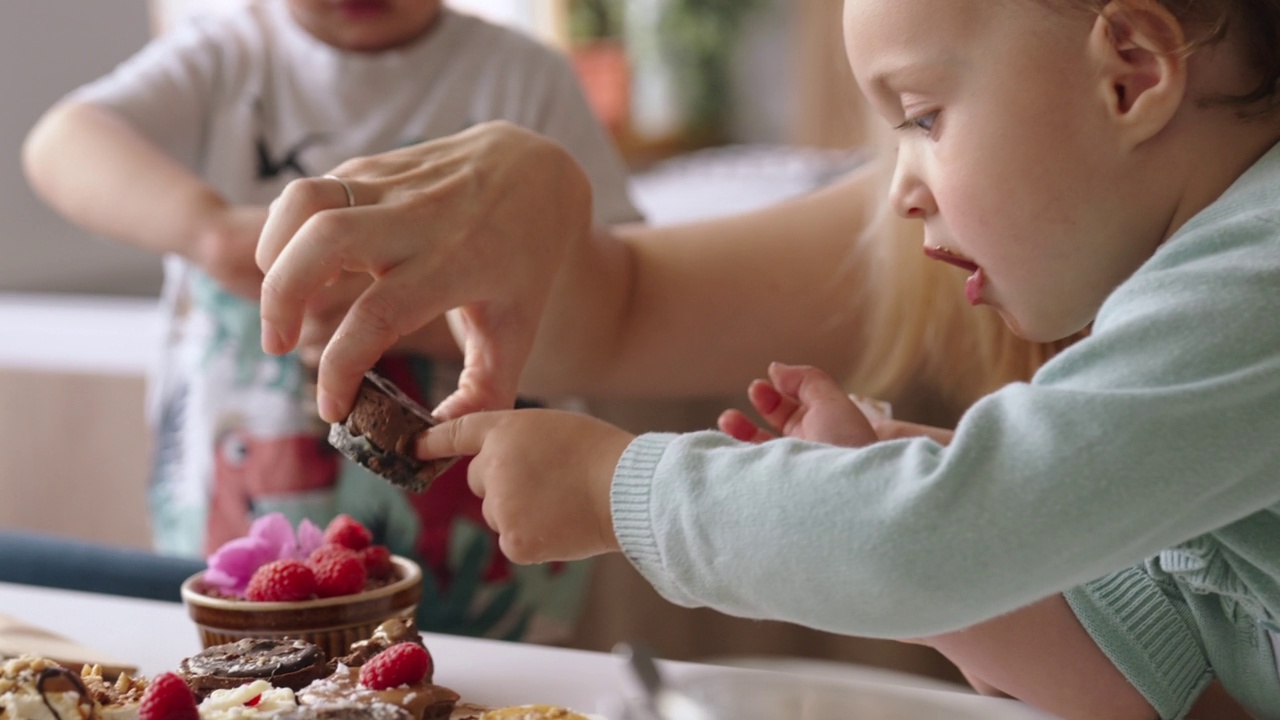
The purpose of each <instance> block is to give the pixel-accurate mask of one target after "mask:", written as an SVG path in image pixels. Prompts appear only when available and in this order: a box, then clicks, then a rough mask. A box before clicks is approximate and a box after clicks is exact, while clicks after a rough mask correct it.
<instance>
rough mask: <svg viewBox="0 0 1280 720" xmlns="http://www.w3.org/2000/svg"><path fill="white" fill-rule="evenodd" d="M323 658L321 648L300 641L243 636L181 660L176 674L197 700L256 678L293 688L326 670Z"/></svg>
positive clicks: (322, 673) (301, 685) (302, 685)
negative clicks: (241, 638)
mask: <svg viewBox="0 0 1280 720" xmlns="http://www.w3.org/2000/svg"><path fill="white" fill-rule="evenodd" d="M326 659H327V658H326V657H325V654H324V651H323V650H321V649H320V648H318V647H316V646H315V645H312V644H311V643H309V642H305V641H303V640H268V639H255V638H246V639H244V640H238V641H236V642H233V643H227V644H225V645H215V646H213V647H211V648H206V649H204V650H203V651H201V652H199V653H197V654H195V655H192V656H191V657H189V658H186V659H184V660H183V661H182V662H181V663H180V664H179V665H178V674H179V675H180V676H181V677H182V679H184V680H186V681H187V685H188V686H189V687H190V688H191V691H192V692H194V693H195V694H196V697H199V698H201V699H203V698H204V697H206V696H208V695H209V693H211V692H213V691H214V690H222V689H225V688H233V687H239V686H241V685H243V684H245V683H246V682H249V681H252V680H259V679H261V680H267V681H268V682H270V683H271V684H272V685H274V686H276V687H287V688H290V689H292V690H297V689H299V688H302V687H305V686H306V685H307V684H309V683H310V682H311V681H312V680H315V679H317V678H321V677H324V676H325V675H326V674H327V673H328V672H329V670H330V668H329V666H328V665H327V663H326Z"/></svg>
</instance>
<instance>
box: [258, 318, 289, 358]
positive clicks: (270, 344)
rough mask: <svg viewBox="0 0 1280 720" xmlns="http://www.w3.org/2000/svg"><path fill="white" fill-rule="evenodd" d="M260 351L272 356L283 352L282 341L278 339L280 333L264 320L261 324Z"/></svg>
mask: <svg viewBox="0 0 1280 720" xmlns="http://www.w3.org/2000/svg"><path fill="white" fill-rule="evenodd" d="M262 349H263V350H264V351H266V352H269V353H271V354H272V355H279V354H280V353H281V352H283V351H284V339H283V338H281V337H280V333H278V332H276V329H275V328H274V327H272V326H271V324H270V323H268V322H266V321H265V320H264V321H263V323H262Z"/></svg>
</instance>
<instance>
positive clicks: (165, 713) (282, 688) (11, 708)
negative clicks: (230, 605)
mask: <svg viewBox="0 0 1280 720" xmlns="http://www.w3.org/2000/svg"><path fill="white" fill-rule="evenodd" d="M434 669H435V668H434V659H433V658H432V656H431V653H430V651H429V650H427V648H426V646H425V645H424V644H423V640H422V636H421V635H420V634H419V633H418V631H417V629H416V628H415V627H414V623H413V621H412V620H406V619H394V620H389V621H387V622H385V623H383V624H382V625H380V626H379V627H378V628H377V630H376V631H375V632H374V634H373V635H372V636H371V637H369V638H368V639H365V640H361V641H359V642H356V643H354V644H352V646H351V647H350V650H349V652H348V653H347V654H346V655H344V656H342V657H336V658H334V657H328V656H327V655H326V653H325V652H324V650H322V649H321V648H320V647H319V646H316V645H313V644H311V643H308V642H306V641H303V640H287V639H286V640H281V639H256V638H246V639H243V640H239V641H236V642H234V643H227V644H224V645H215V646H212V647H208V648H205V649H204V650H202V651H201V652H199V653H197V654H195V655H192V656H190V657H187V658H185V659H183V660H182V662H181V663H180V664H179V666H178V667H177V668H176V669H175V670H174V671H173V672H166V673H161V674H159V675H156V676H155V677H151V678H147V677H141V676H135V675H133V674H131V673H129V672H126V671H122V670H117V671H115V672H113V671H112V670H110V669H107V668H104V667H103V666H101V665H97V664H82V665H80V666H79V667H74V666H70V665H67V664H62V663H60V662H56V661H54V660H52V659H50V658H46V657H37V656H34V655H23V656H20V657H16V658H7V659H3V660H0V720H256V719H259V718H261V719H263V720H267V719H274V720H345V719H355V720H592V716H589V715H583V714H579V713H575V712H573V711H571V710H569V709H568V708H562V707H555V706H549V705H525V706H512V707H502V708H493V707H486V706H482V705H477V704H472V703H466V702H462V701H461V700H462V699H461V698H460V697H459V695H458V693H456V692H454V691H453V690H451V689H449V688H447V687H444V686H441V685H436V684H434V683H432V676H433V674H434ZM596 720H599V719H598V718H596Z"/></svg>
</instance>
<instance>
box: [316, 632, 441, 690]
mask: <svg viewBox="0 0 1280 720" xmlns="http://www.w3.org/2000/svg"><path fill="white" fill-rule="evenodd" d="M402 642H411V643H414V644H416V645H422V646H423V647H426V645H423V643H422V635H421V634H420V633H419V632H418V627H417V626H416V625H415V624H414V622H413V620H412V619H409V618H392V619H390V620H388V621H386V622H384V623H382V624H381V625H379V626H378V627H377V628H376V629H375V630H374V631H373V635H371V636H369V639H368V640H360V641H358V642H354V643H352V644H351V652H350V653H349V654H347V655H344V656H343V657H341V658H339V659H338V661H339V662H341V663H342V664H343V665H346V666H348V667H360V666H361V665H364V664H365V663H367V662H369V658H372V657H373V656H374V655H377V654H378V653H380V652H382V651H383V650H386V649H387V648H389V647H391V646H392V645H395V644H396V643H402ZM430 681H431V677H430V676H428V677H427V682H430Z"/></svg>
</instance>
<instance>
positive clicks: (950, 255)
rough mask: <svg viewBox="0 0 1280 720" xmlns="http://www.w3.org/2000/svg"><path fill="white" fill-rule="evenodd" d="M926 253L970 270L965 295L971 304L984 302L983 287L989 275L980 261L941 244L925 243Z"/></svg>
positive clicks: (949, 263) (931, 257)
mask: <svg viewBox="0 0 1280 720" xmlns="http://www.w3.org/2000/svg"><path fill="white" fill-rule="evenodd" d="M924 254H925V255H926V256H927V257H929V258H930V259H932V260H940V261H942V262H944V263H947V264H948V265H955V266H956V267H958V268H961V269H963V270H965V271H966V272H968V273H969V279H968V280H967V281H965V284H964V297H965V299H966V300H968V301H969V304H970V305H978V304H979V303H981V302H982V289H983V288H984V287H986V285H987V276H986V274H985V273H983V272H982V268H981V267H979V266H978V263H976V262H974V261H972V260H970V259H969V258H967V257H964V256H963V255H959V254H957V253H954V252H952V251H951V250H948V249H947V248H944V247H940V246H931V245H925V246H924Z"/></svg>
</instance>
